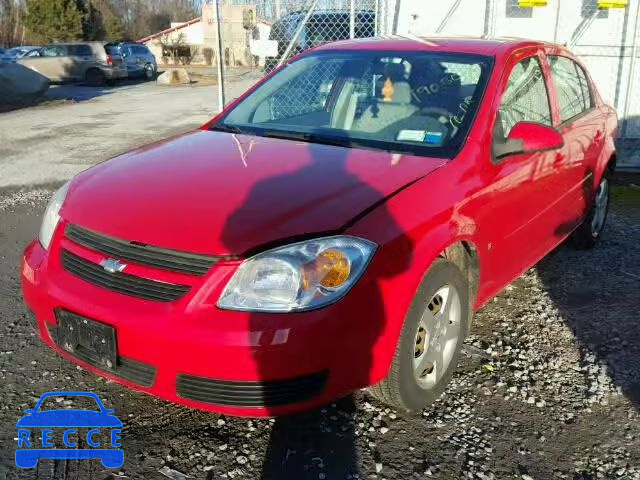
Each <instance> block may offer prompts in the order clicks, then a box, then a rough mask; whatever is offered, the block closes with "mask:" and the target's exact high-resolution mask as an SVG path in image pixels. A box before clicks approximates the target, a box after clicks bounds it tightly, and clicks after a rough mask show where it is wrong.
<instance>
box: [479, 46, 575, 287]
mask: <svg viewBox="0 0 640 480" xmlns="http://www.w3.org/2000/svg"><path fill="white" fill-rule="evenodd" d="M522 53H523V52H517V60H515V59H512V63H511V65H510V66H507V69H506V70H505V71H506V72H508V73H507V74H506V75H504V76H503V78H502V82H503V83H502V86H501V89H500V91H501V92H502V93H501V95H500V96H499V98H497V99H496V100H495V102H494V104H495V108H496V110H497V112H496V118H495V123H494V127H493V145H494V146H495V145H496V144H499V143H501V142H504V141H506V139H507V136H508V135H509V132H510V130H511V129H512V128H513V127H514V126H515V125H516V124H517V123H518V122H521V121H529V122H537V123H541V124H544V125H547V126H552V124H553V122H552V108H551V102H550V99H549V93H548V92H549V90H548V88H547V76H546V75H545V71H544V70H543V64H542V62H541V58H540V55H542V52H539V51H537V49H535V50H533V51H530V53H529V55H526V54H525V55H522ZM559 158H561V157H559V152H558V151H539V152H528V153H520V154H512V155H509V156H505V157H502V158H496V155H495V151H494V152H492V158H491V159H487V164H488V165H486V170H485V173H484V175H486V183H485V184H486V185H487V186H486V187H485V189H484V190H483V191H482V193H481V194H480V195H479V196H478V197H477V199H476V202H477V204H476V206H477V212H478V216H477V222H478V228H479V230H480V233H481V235H482V236H483V237H484V238H483V242H484V244H485V245H488V246H489V247H488V248H489V251H488V252H487V255H486V261H485V266H486V269H487V276H486V278H487V279H488V284H487V285H486V288H487V290H488V291H489V293H490V294H494V293H496V292H498V291H500V290H501V289H502V288H504V286H505V285H507V284H508V283H509V282H511V281H512V280H513V278H515V277H517V276H518V275H520V274H521V273H522V272H524V271H525V270H526V269H528V268H529V267H531V266H532V265H533V264H535V263H536V262H537V261H538V260H539V259H540V258H541V257H542V256H544V255H545V254H546V253H547V252H548V251H549V250H551V248H553V246H554V245H555V244H556V243H557V237H556V236H555V233H554V232H555V230H556V229H557V227H558V223H559V222H561V221H562V217H563V215H562V213H561V212H560V211H559V210H558V205H557V204H556V199H558V198H561V197H562V192H561V191H560V189H561V187H562V183H561V182H560V181H559V180H560V175H561V173H560V172H559V168H560V164H559V163H558V159H559Z"/></svg>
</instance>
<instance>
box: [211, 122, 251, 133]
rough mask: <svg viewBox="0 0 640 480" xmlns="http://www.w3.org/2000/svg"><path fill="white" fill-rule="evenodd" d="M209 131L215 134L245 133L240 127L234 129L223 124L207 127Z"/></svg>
mask: <svg viewBox="0 0 640 480" xmlns="http://www.w3.org/2000/svg"><path fill="white" fill-rule="evenodd" d="M209 130H213V131H215V132H225V133H236V134H241V133H245V131H244V130H242V129H241V128H240V127H236V126H233V125H225V124H223V123H222V124H218V125H212V126H211V127H209Z"/></svg>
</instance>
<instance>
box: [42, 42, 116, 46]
mask: <svg viewBox="0 0 640 480" xmlns="http://www.w3.org/2000/svg"><path fill="white" fill-rule="evenodd" d="M106 44H107V42H93V41H92V42H89V41H87V42H53V43H47V47H50V46H52V45H106Z"/></svg>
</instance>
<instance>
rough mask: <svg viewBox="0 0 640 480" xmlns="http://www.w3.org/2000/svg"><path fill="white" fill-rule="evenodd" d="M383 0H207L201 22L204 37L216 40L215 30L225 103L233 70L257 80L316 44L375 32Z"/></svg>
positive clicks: (232, 94)
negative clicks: (218, 44)
mask: <svg viewBox="0 0 640 480" xmlns="http://www.w3.org/2000/svg"><path fill="white" fill-rule="evenodd" d="M386 3H387V1H386V0H357V1H356V0H253V1H252V0H217V3H216V1H215V0H214V1H212V2H208V3H207V4H206V5H205V6H204V8H203V20H204V21H205V24H206V25H207V27H205V28H206V31H205V42H206V41H207V40H209V42H208V43H212V44H217V40H218V36H217V35H218V31H219V32H220V40H221V42H220V44H221V45H220V51H221V57H220V58H221V60H222V68H223V71H222V72H221V73H222V76H223V78H224V77H226V80H224V81H223V83H222V86H223V87H224V92H225V93H224V97H225V103H228V102H229V101H230V100H232V99H233V98H234V97H235V96H236V95H237V94H238V93H239V92H236V91H234V89H233V86H232V85H231V84H232V83H234V82H232V81H231V80H232V79H234V78H235V77H234V76H235V75H238V73H240V74H242V75H245V76H250V77H251V78H253V79H255V80H257V79H258V78H260V77H261V76H263V75H265V74H267V73H269V72H270V71H271V70H273V69H274V68H276V67H277V66H278V65H280V64H281V63H283V62H285V61H287V60H288V59H290V58H291V57H293V56H294V55H296V54H298V53H300V52H302V51H304V50H307V49H310V48H313V47H315V46H317V45H320V44H323V43H327V42H332V41H336V40H345V39H350V38H365V37H373V36H376V35H379V34H381V33H382V31H383V30H382V28H384V27H383V25H382V24H381V23H380V18H381V14H380V13H381V11H382V10H381V9H382V8H383V6H385V5H386ZM218 18H219V19H220V22H219V23H218V22H217V19H218ZM320 80H321V79H320ZM303 90H304V89H302V90H301V91H303Z"/></svg>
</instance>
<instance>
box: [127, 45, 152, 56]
mask: <svg viewBox="0 0 640 480" xmlns="http://www.w3.org/2000/svg"><path fill="white" fill-rule="evenodd" d="M131 50H133V53H134V54H136V55H146V54H147V53H149V51H148V50H147V48H146V47H142V46H140V45H135V46H133V47H131Z"/></svg>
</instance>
